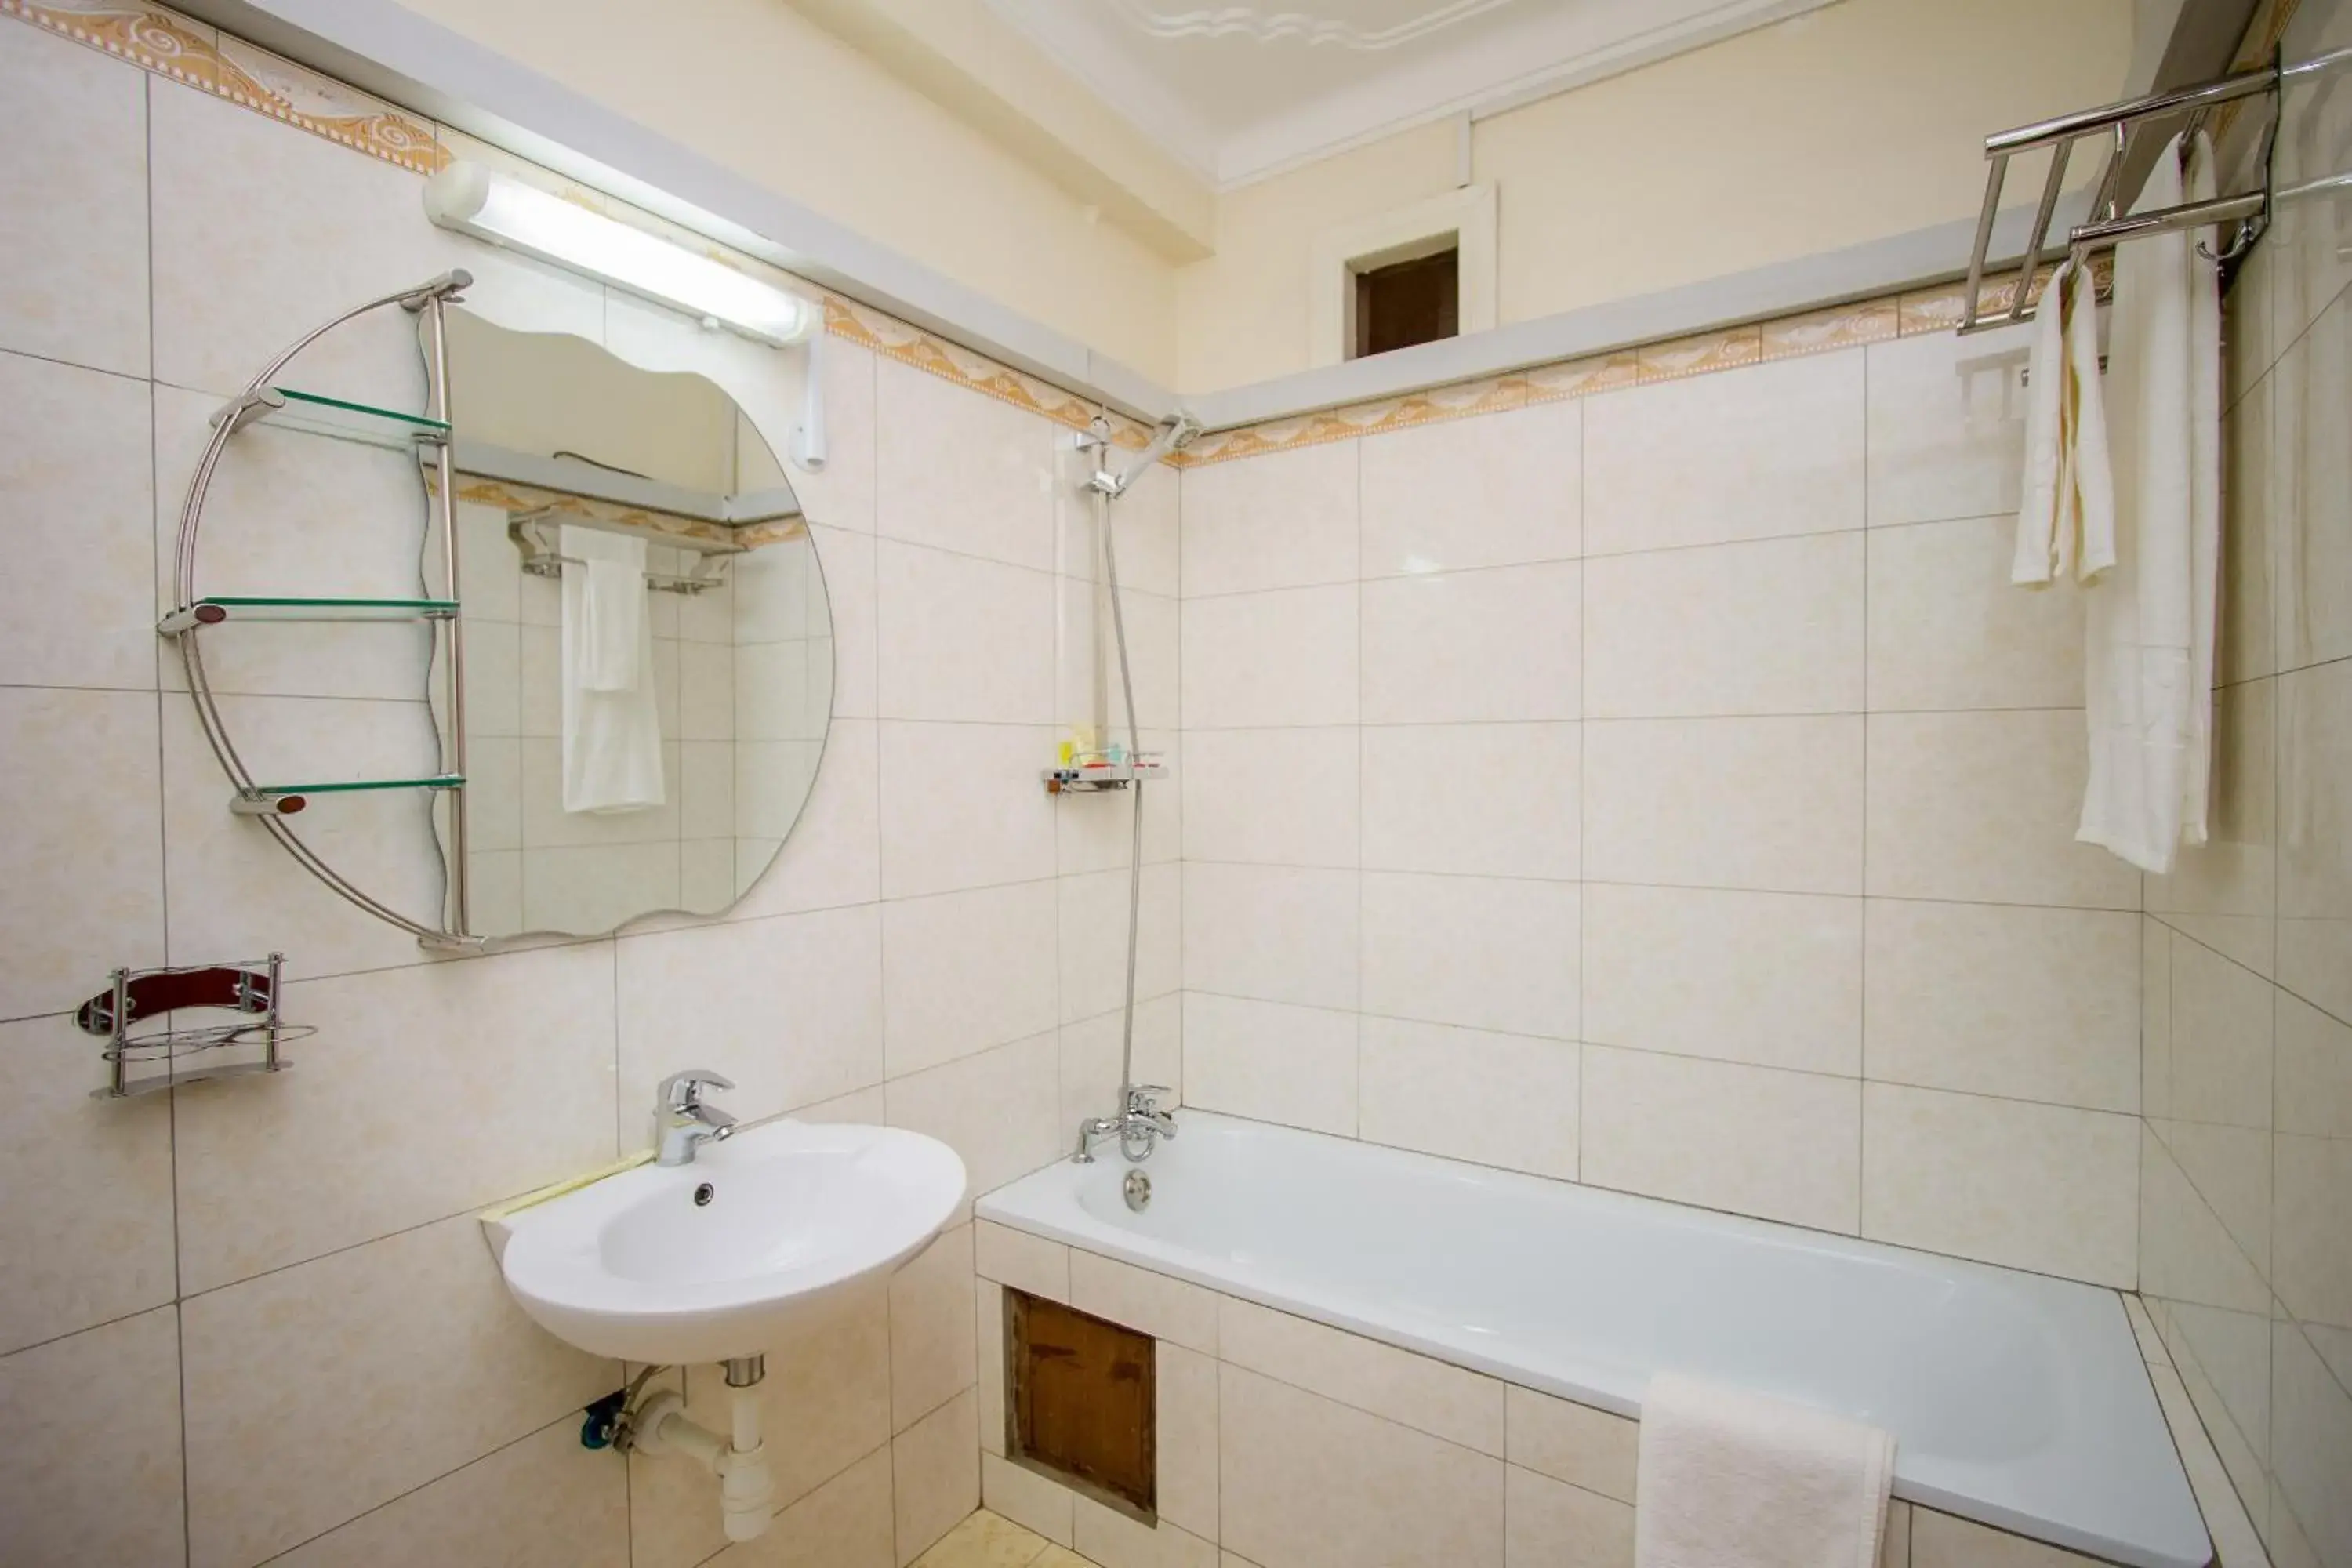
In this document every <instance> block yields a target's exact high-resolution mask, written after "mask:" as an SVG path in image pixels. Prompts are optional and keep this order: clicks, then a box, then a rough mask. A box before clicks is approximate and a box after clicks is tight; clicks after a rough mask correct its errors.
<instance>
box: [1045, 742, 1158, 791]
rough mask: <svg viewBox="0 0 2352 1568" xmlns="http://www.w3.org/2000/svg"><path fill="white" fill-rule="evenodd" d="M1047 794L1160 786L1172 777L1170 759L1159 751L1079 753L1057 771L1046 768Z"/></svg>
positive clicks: (1056, 769)
mask: <svg viewBox="0 0 2352 1568" xmlns="http://www.w3.org/2000/svg"><path fill="white" fill-rule="evenodd" d="M1042 776H1043V777H1044V779H1045V793H1046V794H1047V795H1077V794H1085V793H1088V792H1090V791H1094V790H1106V789H1125V788H1126V787H1127V786H1128V785H1129V784H1132V783H1135V782H1137V781H1141V782H1142V783H1145V784H1157V783H1159V782H1160V781H1161V780H1163V779H1166V778H1169V777H1170V776H1171V774H1170V773H1169V768H1168V762H1167V759H1166V758H1165V757H1163V756H1161V755H1160V753H1159V752H1135V753H1133V754H1132V755H1129V754H1128V753H1126V752H1121V753H1119V754H1118V756H1117V757H1112V756H1108V755H1105V754H1102V753H1099V752H1080V753H1079V754H1078V755H1076V756H1074V757H1072V758H1071V759H1070V760H1069V761H1068V762H1066V763H1063V764H1062V765H1061V766H1060V767H1058V768H1047V769H1046V770H1045V773H1044V774H1043V775H1042Z"/></svg>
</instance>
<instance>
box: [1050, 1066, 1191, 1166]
mask: <svg viewBox="0 0 2352 1568" xmlns="http://www.w3.org/2000/svg"><path fill="white" fill-rule="evenodd" d="M1167 1092H1168V1089H1167V1088H1166V1086H1164V1085H1161V1084H1156V1083H1141V1084H1134V1085H1131V1086H1129V1089H1128V1091H1127V1109H1126V1110H1123V1111H1121V1112H1120V1113H1119V1114H1118V1115H1117V1116H1089V1117H1087V1119H1086V1120H1085V1121H1081V1122H1079V1123H1078V1146H1077V1148H1076V1149H1075V1150H1073V1151H1072V1152H1071V1153H1070V1158H1071V1159H1072V1160H1074V1161H1076V1163H1079V1164H1081V1165H1091V1164H1093V1163H1094V1159H1095V1145H1096V1144H1097V1143H1098V1142H1102V1140H1104V1139H1106V1138H1114V1137H1115V1138H1117V1139H1118V1148H1119V1152H1120V1153H1122V1154H1125V1155H1126V1156H1127V1157H1128V1158H1129V1160H1148V1159H1150V1157H1151V1151H1152V1150H1153V1149H1154V1148H1156V1147H1158V1140H1160V1139H1162V1138H1173V1137H1175V1136H1176V1119H1175V1118H1174V1117H1172V1116H1171V1115H1169V1114H1168V1113H1167V1112H1166V1111H1164V1110H1160V1096H1161V1095H1163V1094H1166V1093H1167Z"/></svg>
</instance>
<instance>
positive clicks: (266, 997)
mask: <svg viewBox="0 0 2352 1568" xmlns="http://www.w3.org/2000/svg"><path fill="white" fill-rule="evenodd" d="M285 963H286V955H285V954H283V953H278V952H273V953H271V954H270V955H269V956H268V958H267V959H265V960H261V961H258V962H254V963H211V964H199V965H196V966H194V967H191V968H184V969H118V970H116V971H115V972H114V973H113V977H112V978H113V984H110V986H108V987H107V989H105V990H103V991H101V992H100V993H99V994H97V995H95V996H93V997H91V998H90V999H89V1001H87V1002H85V1003H83V1004H82V1005H80V1007H79V1008H77V1009H76V1010H75V1012H74V1024H75V1026H77V1027H79V1029H80V1030H81V1031H82V1032H83V1033H84V1034H88V1035H97V1036H100V1037H102V1038H104V1039H105V1040H106V1042H107V1045H106V1049H105V1050H104V1051H102V1052H100V1056H101V1057H102V1058H104V1059H105V1061H106V1064H107V1082H106V1086H105V1087H104V1088H102V1089H93V1090H91V1091H90V1098H91V1099H93V1100H121V1099H123V1098H124V1097H126V1096H128V1095H134V1094H152V1093H153V1092H154V1091H155V1090H157V1089H170V1088H172V1087H173V1085H175V1084H186V1083H199V1082H202V1081H204V1080H205V1079H222V1078H243V1077H246V1076H247V1075H248V1074H252V1073H265V1072H283V1071H284V1070H285V1069H286V1068H287V1067H288V1066H289V1063H288V1062H287V1061H286V1059H285V1058H283V1057H281V1056H280V1055H278V1047H279V1046H281V1045H283V1044H284V1043H285V1042H286V1041H288V1040H295V1039H300V1038H301V1037H304V1036H306V1035H309V1034H310V1033H312V1031H311V1030H310V1029H309V1028H305V1027H302V1026H296V1025H289V1024H288V1023H286V1022H285V1021H284V1019H283V1018H282V1017H281V1016H279V1013H278V999H279V997H280V995H281V994H282V985H281V981H282V978H283V975H282V972H283V970H284V968H285ZM206 1009H219V1010H225V1011H227V1012H232V1013H237V1014H241V1015H243V1020H242V1021H241V1022H238V1023H234V1024H216V1025H213V1026H209V1027H199V1028H172V1027H168V1026H167V1027H164V1028H162V1029H157V1030H155V1031H153V1032H152V1033H150V1034H145V1035H133V1034H132V1033H131V1026H132V1025H134V1024H141V1023H147V1022H151V1021H152V1020H155V1019H158V1018H172V1017H174V1016H177V1015H179V1014H182V1013H188V1012H196V1011H202V1010H206ZM227 1046H258V1047H261V1055H260V1056H259V1057H258V1058H248V1059H247V1060H243V1061H221V1062H213V1063H208V1064H207V1065H205V1066H204V1067H199V1068H187V1069H182V1068H180V1067H179V1065H178V1060H179V1058H182V1057H186V1056H193V1055H194V1054H196V1053H199V1052H203V1051H214V1050H218V1049H220V1048H222V1047H227ZM134 1061H137V1062H161V1063H163V1071H162V1072H161V1073H155V1074H151V1075H149V1076H148V1077H145V1078H136V1079H134V1078H132V1077H131V1063H132V1062H134Z"/></svg>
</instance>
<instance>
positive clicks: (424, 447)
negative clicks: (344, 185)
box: [156, 270, 473, 1076]
mask: <svg viewBox="0 0 2352 1568" xmlns="http://www.w3.org/2000/svg"><path fill="white" fill-rule="evenodd" d="M472 282H473V279H472V277H471V276H470V275H468V274H467V273H465V272H463V271H456V270H453V271H449V272H445V273H443V274H442V275H441V276H439V277H437V278H433V279H426V280H425V282H423V283H420V284H418V285H416V286H415V288H413V289H402V290H400V291H399V292H398V293H394V294H386V295H383V296H382V297H381V298H378V299H374V300H367V301H366V302H364V303H362V304H360V305H356V306H354V307H352V309H350V310H345V311H343V312H342V313H341V314H340V315H337V316H335V317H334V318H332V319H331V320H330V321H326V322H324V323H322V324H321V325H320V326H318V327H315V328H313V329H311V330H310V331H308V332H305V333H304V334H303V335H302V336H301V337H299V338H298V339H296V340H295V341H294V342H292V343H290V344H289V345H288V346H287V347H286V348H285V349H284V350H282V351H281V352H280V353H278V354H277V355H276V356H275V357H274V358H272V359H271V360H270V361H269V362H268V363H267V364H265V365H263V366H262V367H261V369H260V370H259V371H258V372H257V374H255V375H254V377H253V379H252V380H250V381H248V382H247V383H246V384H245V386H244V389H243V390H242V391H240V392H239V393H238V394H237V395H236V396H235V397H233V398H231V399H229V401H228V402H227V403H226V405H223V406H222V407H220V408H218V409H216V410H215V411H214V414H213V416H212V432H211V435H210V437H209V438H208V439H207V440H206V441H205V447H204V450H203V452H202V453H201V454H200V455H199V456H198V458H197V459H196V464H195V468H194V471H193V472H192V473H191V475H190V476H189V479H188V489H187V492H186V494H185V496H184V498H183V499H182V500H181V503H180V535H179V545H178V548H177V551H176V552H175V559H174V562H173V589H172V592H173V605H174V606H175V607H174V608H173V610H172V611H171V612H170V613H169V614H167V615H166V616H164V617H163V620H162V621H161V623H159V625H158V626H157V628H156V629H157V631H158V632H159V633H160V634H161V635H162V636H163V637H167V638H169V639H170V640H171V642H172V645H173V648H174V650H175V651H176V652H177V653H178V654H179V656H180V661H181V664H182V666H183V667H184V668H185V669H186V671H187V677H188V696H189V698H190V700H192V701H193V702H194V705H195V710H196V719H197V721H198V722H199V723H201V724H202V725H203V726H204V731H205V741H206V742H208V743H209V744H210V746H211V749H212V752H213V755H214V756H215V758H216V759H218V761H219V763H220V765H221V771H222V772H223V773H226V775H227V776H228V782H229V785H230V788H231V790H232V792H233V793H232V795H231V796H230V800H229V809H230V810H231V811H233V812H235V813H236V814H237V815H238V816H245V817H249V818H251V819H252V820H253V822H254V823H255V824H256V825H257V827H258V828H259V829H260V830H261V831H264V832H266V833H268V835H269V836H270V837H273V838H275V839H277V840H278V843H279V844H280V845H281V846H283V847H285V849H286V851H287V853H288V854H289V855H291V856H293V857H294V858H295V859H296V860H297V861H298V862H299V863H300V865H301V866H302V868H304V869H305V870H307V871H309V872H310V874H311V875H312V876H314V877H316V878H318V879H319V880H320V882H322V883H324V884H325V885H326V886H327V887H328V888H329V889H332V890H333V891H334V892H335V893H336V894H337V895H338V896H339V897H341V898H343V899H345V900H349V901H350V902H351V903H352V904H353V905H354V906H356V907H357V908H359V909H362V910H366V911H367V912H368V913H369V914H372V915H373V916H375V917H376V918H377V919H379V920H382V921H385V922H387V923H389V924H391V925H394V926H397V927H399V928H400V929H401V930H403V931H408V932H410V933H411V934H413V935H414V936H415V937H416V939H417V940H418V941H419V942H425V943H426V944H428V945H429V946H432V947H434V948H436V949H441V948H450V947H463V946H467V945H468V942H467V938H466V936H465V934H464V933H465V931H466V926H467V908H468V899H469V894H468V889H467V865H468V858H467V855H466V852H465V814H464V813H463V812H462V811H448V810H446V809H443V807H444V805H445V804H446V803H448V802H451V801H453V800H455V799H457V798H458V797H457V796H455V795H452V794H451V793H449V792H454V791H458V790H462V789H464V788H465V785H466V736H465V726H464V724H463V722H462V716H463V711H464V690H463V671H464V668H465V630H464V622H463V621H462V620H461V619H460V618H459V616H458V614H457V605H458V600H459V597H460V594H459V591H458V586H457V564H458V563H457V516H456V502H455V499H454V498H455V478H456V475H455V471H454V470H453V469H452V468H451V467H450V455H451V452H452V450H453V448H454V447H455V445H456V443H455V441H454V439H453V438H452V432H451V427H450V423H449V419H448V412H449V356H448V348H447V332H446V328H447V309H448V306H449V303H450V301H451V300H455V299H456V298H457V297H458V295H459V294H460V293H461V292H462V291H463V290H464V289H466V288H467V287H468V286H469V285H470V284H471V283H472ZM394 309H398V310H402V311H404V312H405V313H407V314H409V315H412V316H414V317H415V318H417V321H418V329H419V330H418V340H417V346H418V349H419V351H420V353H422V356H423V360H424V365H423V369H424V372H425V377H424V380H425V397H424V407H425V409H427V410H430V411H431V412H416V413H411V412H409V411H407V410H405V409H398V408H380V407H376V406H374V405H371V404H366V403H360V402H356V401H353V400H352V399H351V398H346V397H331V396H328V395H325V394H323V393H317V392H305V391H303V390H301V389H300V388H299V387H293V386H288V385H286V384H283V383H284V378H285V377H286V376H287V374H288V372H287V366H288V365H289V363H292V362H293V361H294V359H295V358H296V357H297V356H298V355H299V354H301V353H303V351H305V350H306V349H308V348H310V346H311V345H312V344H313V343H316V342H319V340H320V339H321V338H323V337H326V336H327V335H328V334H330V333H331V332H333V331H337V330H338V329H339V328H341V327H342V326H344V325H346V324H347V323H349V322H352V321H357V320H358V319H359V318H361V317H362V316H369V315H373V313H375V312H377V311H384V310H394ZM262 426H268V427H269V428H273V429H279V430H287V431H292V432H295V433H298V434H303V435H311V436H322V437H328V438H330V439H331V440H337V441H344V442H355V443H358V444H360V445H362V446H366V447H376V448H379V449H381V450H383V451H387V452H394V453H397V454H399V455H401V456H402V457H404V458H406V459H407V460H408V461H409V462H411V463H415V464H416V465H418V466H419V467H421V468H423V469H424V470H425V483H424V484H423V485H422V486H421V487H419V488H418V489H417V492H416V496H417V500H418V501H419V502H420V503H421V505H422V509H423V510H424V511H425V517H424V519H423V526H422V529H421V533H422V538H421V539H420V541H419V542H420V544H421V545H422V546H423V559H422V561H421V562H420V570H419V572H418V573H417V574H416V576H415V578H414V579H412V581H411V583H407V584H386V586H387V587H390V588H393V589H394V590H395V591H394V593H393V594H391V595H384V596H382V597H378V596H375V595H205V594H201V593H200V592H199V591H198V588H197V584H198V581H199V579H200V578H201V576H202V572H201V570H200V567H199V561H198V557H199V553H200V551H199V546H200V543H201V542H202V536H203V524H204V521H205V500H206V499H207V497H208V496H209V495H210V494H211V492H212V488H213V483H214V481H215V479H216V478H218V476H219V473H220V470H221V468H222V465H223V462H224V459H225V458H226V454H227V450H228V448H229V447H231V446H232V445H236V444H239V443H238V440H237V438H238V437H239V436H240V435H242V434H243V433H245V432H247V431H249V430H253V429H256V428H259V427H262ZM300 453H308V454H309V455H310V456H312V457H320V456H324V455H325V454H323V453H322V452H321V450H320V448H319V447H303V446H300V445H299V444H297V445H296V446H295V447H289V449H287V450H286V451H285V452H283V453H281V454H280V456H281V457H283V458H287V459H289V460H290V459H292V458H295V457H297V456H298V455H299V454H300ZM376 466H377V467H380V465H376ZM345 467H346V468H348V465H345ZM339 478H341V479H355V480H357V481H358V482H362V483H368V484H374V485H379V486H381V485H382V484H383V482H384V481H386V480H388V479H397V478H398V476H397V475H396V474H394V475H386V474H369V475H352V474H349V473H348V472H347V473H344V474H342V475H341V476H339ZM400 482H402V483H404V484H405V483H408V482H411V481H406V480H402V481H400ZM371 515H372V514H371ZM402 589H405V590H406V592H400V591H399V590H402ZM231 621H289V622H290V621H312V622H345V623H352V624H366V623H372V622H373V623H383V622H421V623H423V624H424V625H425V626H427V627H428V628H429V629H430V632H431V635H432V644H433V656H432V661H431V664H430V667H429V671H428V674H427V677H426V683H427V690H426V700H427V705H428V706H429V707H430V708H431V710H432V714H433V719H434V723H435V727H436V730H437V731H438V733H439V738H440V743H441V755H440V756H439V758H438V759H436V762H435V763H433V764H432V765H434V766H436V767H437V768H440V769H442V770H443V771H441V772H438V773H432V774H429V775H425V776H422V777H415V778H400V779H361V780H349V781H337V782H332V783H321V784H264V783H262V782H261V781H260V780H258V779H257V778H256V777H255V776H254V774H253V771H252V769H251V768H250V767H249V766H248V765H247V763H246V761H245V759H244V757H243V756H242V755H241V754H240V753H239V752H238V751H237V747H236V740H235V738H234V736H233V735H232V734H231V732H230V727H229V724H228V721H227V719H226V716H225V715H224V714H223V713H222V711H221V706H220V703H219V701H218V700H217V699H216V698H215V694H214V691H213V685H212V678H211V676H210V674H209V672H208V671H207V669H206V668H205V636H204V634H205V632H207V631H214V630H217V629H218V628H220V627H222V626H225V625H226V624H227V623H228V622H231ZM382 790H425V791H430V792H433V800H434V805H435V811H434V813H433V815H434V816H435V818H436V831H442V832H445V833H446V843H447V846H448V851H447V859H448V863H449V866H450V876H449V883H448V889H449V890H448V894H447V898H446V903H445V910H446V912H445V913H444V915H443V916H442V917H440V919H438V920H436V921H434V922H433V923H427V922H426V921H423V920H419V919H417V918H416V917H415V916H413V915H409V914H406V913H404V912H403V911H401V910H397V909H395V908H394V907H393V906H391V905H390V904H387V903H385V902H383V900H380V899H376V898H374V897H373V896H371V895H370V894H369V893H368V892H367V891H366V890H365V889H362V888H361V887H360V886H358V885H357V884H356V883H354V882H352V880H351V879H349V878H348V877H345V876H344V875H343V874H342V873H341V872H340V871H338V870H337V869H336V868H334V866H333V865H332V864H331V863H330V862H329V860H328V859H327V858H326V857H325V856H324V855H322V854H321V853H320V851H319V849H318V847H315V846H313V845H311V844H309V843H306V842H305V841H304V840H303V838H302V837H301V835H300V834H299V832H298V831H297V830H296V826H295V821H294V819H295V817H296V816H297V815H298V814H299V813H300V812H301V811H302V810H303V808H304V807H306V806H307V805H310V801H311V799H312V798H313V797H323V796H327V795H351V794H356V793H360V792H371V791H382ZM250 1027H251V1026H239V1028H240V1029H249V1028H250ZM273 1027H274V1026H273ZM272 1038H273V1040H274V1038H275V1036H274V1034H273V1036H272ZM273 1054H274V1053H273ZM229 1070H230V1069H226V1068H225V1069H221V1070H220V1071H219V1072H217V1073H214V1074H212V1075H211V1076H226V1073H227V1072H228V1071H229ZM236 1070H250V1071H269V1070H272V1069H271V1067H270V1065H269V1063H268V1062H265V1063H263V1064H262V1065H261V1066H259V1067H257V1068H239V1069H236Z"/></svg>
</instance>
